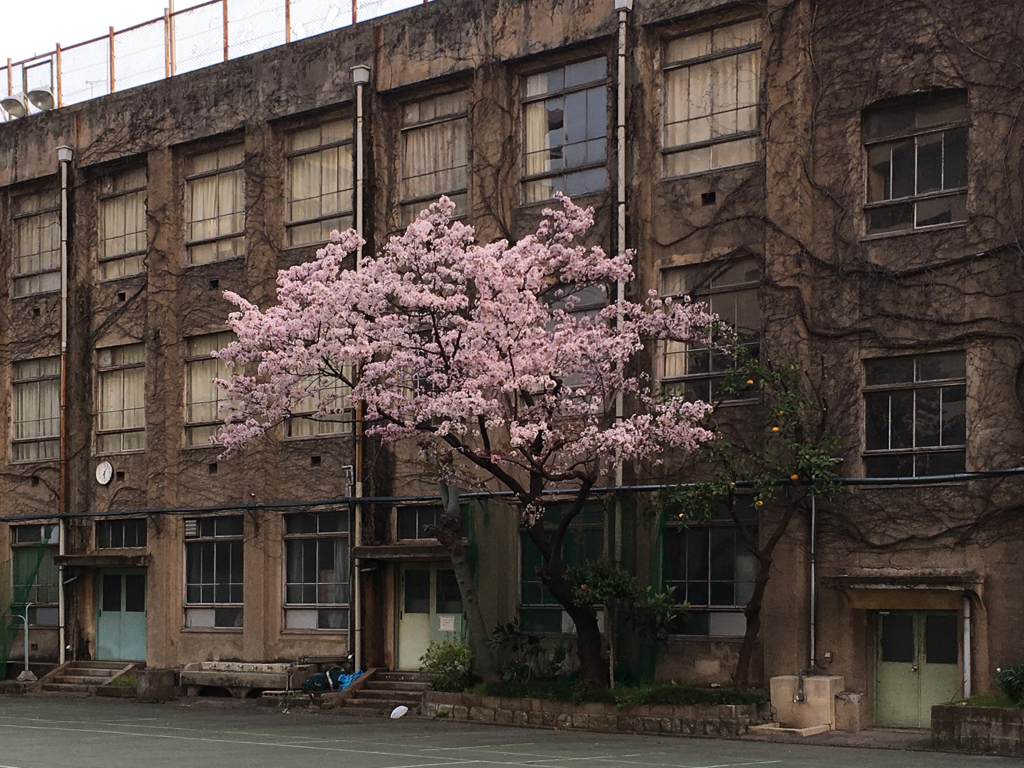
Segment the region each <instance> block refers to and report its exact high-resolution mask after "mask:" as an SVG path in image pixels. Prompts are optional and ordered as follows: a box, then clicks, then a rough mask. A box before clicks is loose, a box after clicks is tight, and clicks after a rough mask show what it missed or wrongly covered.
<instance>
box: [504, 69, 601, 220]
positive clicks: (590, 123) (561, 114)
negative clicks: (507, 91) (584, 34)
mask: <svg viewBox="0 0 1024 768" xmlns="http://www.w3.org/2000/svg"><path fill="white" fill-rule="evenodd" d="M607 70H608V61H607V59H605V58H604V57H603V56H602V57H600V58H597V59H589V60H587V61H580V62H577V63H575V64H569V65H567V66H564V67H559V68H558V69H552V70H550V71H548V72H542V73H540V74H537V75H530V76H529V77H527V78H526V83H525V89H526V95H525V98H524V99H523V136H524V147H525V149H524V152H523V162H524V170H523V200H524V202H527V203H536V202H540V201H542V200H549V199H550V198H551V197H553V196H554V194H555V192H564V193H565V194H567V195H569V196H570V197H575V196H576V195H585V194H588V193H590V192H600V191H601V190H603V189H604V188H605V186H606V185H607V171H606V168H605V160H606V159H607V154H608V93H607V91H608V86H607Z"/></svg>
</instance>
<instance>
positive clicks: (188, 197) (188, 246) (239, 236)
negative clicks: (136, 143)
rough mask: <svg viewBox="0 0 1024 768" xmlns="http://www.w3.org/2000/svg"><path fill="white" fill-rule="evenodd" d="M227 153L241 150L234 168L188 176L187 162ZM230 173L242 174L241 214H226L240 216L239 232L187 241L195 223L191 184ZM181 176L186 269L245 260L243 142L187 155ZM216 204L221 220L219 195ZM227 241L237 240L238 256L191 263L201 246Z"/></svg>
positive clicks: (189, 174)
mask: <svg viewBox="0 0 1024 768" xmlns="http://www.w3.org/2000/svg"><path fill="white" fill-rule="evenodd" d="M230 149H241V151H242V152H241V159H239V161H238V162H237V163H234V164H233V165H225V166H218V167H216V168H213V169H211V170H207V171H198V172H196V173H189V172H188V164H189V163H190V162H192V161H193V160H195V159H196V158H199V157H203V156H204V155H215V154H218V153H220V152H223V151H225V150H230ZM229 173H241V180H242V207H241V210H240V211H232V212H231V213H230V214H229V215H234V214H239V215H241V217H242V220H241V229H239V230H237V231H235V232H229V233H227V234H218V235H215V236H213V237H205V238H198V239H195V240H193V239H191V238H190V237H189V234H190V231H191V227H192V226H193V225H194V224H195V221H194V219H193V216H192V194H191V182H194V181H197V180H201V179H208V178H211V177H214V176H220V175H224V174H229ZM182 175H183V178H184V185H183V186H184V192H185V206H184V213H185V254H186V257H187V266H190V267H201V266H205V265H207V264H215V263H217V262H220V261H227V260H229V259H237V258H243V257H244V256H245V221H246V216H245V213H246V211H245V206H246V200H245V184H246V174H245V143H244V141H241V140H239V141H232V142H227V143H225V144H223V145H220V146H215V147H204V148H202V149H198V148H197V149H196V150H195V151H192V152H189V153H188V154H187V155H186V156H185V160H184V168H183V174H182ZM217 201H218V214H217V216H218V218H219V217H220V216H222V215H223V214H221V213H220V212H219V207H220V205H219V204H220V195H219V193H218V196H217ZM227 240H238V241H239V243H240V248H239V251H238V252H237V253H232V254H231V255H230V256H216V257H214V258H212V259H208V260H206V261H195V260H194V259H193V257H192V253H193V248H196V247H198V246H203V245H211V244H214V243H220V242H224V241H227Z"/></svg>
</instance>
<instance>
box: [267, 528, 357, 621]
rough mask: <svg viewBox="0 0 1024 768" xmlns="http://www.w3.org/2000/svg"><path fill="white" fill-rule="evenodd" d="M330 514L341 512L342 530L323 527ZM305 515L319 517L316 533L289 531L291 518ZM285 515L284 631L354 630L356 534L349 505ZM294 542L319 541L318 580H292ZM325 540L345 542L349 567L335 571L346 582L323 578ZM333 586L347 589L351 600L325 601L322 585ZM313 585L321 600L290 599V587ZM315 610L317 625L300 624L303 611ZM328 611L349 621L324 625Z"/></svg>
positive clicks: (283, 542)
mask: <svg viewBox="0 0 1024 768" xmlns="http://www.w3.org/2000/svg"><path fill="white" fill-rule="evenodd" d="M329 514H337V515H338V516H339V519H340V520H341V525H340V527H339V530H337V531H330V530H322V526H321V521H322V520H323V519H324V516H325V515H329ZM303 515H311V516H313V517H314V518H315V520H316V531H315V532H312V531H305V532H302V531H296V532H292V533H289V531H288V524H289V519H297V518H298V517H300V516H303ZM282 518H283V519H282V521H281V541H282V548H283V550H284V567H283V568H282V569H281V581H282V584H281V589H282V593H281V594H282V596H283V599H282V601H281V609H282V612H283V616H282V625H281V626H282V628H283V630H284V631H286V632H316V633H324V632H335V633H348V631H349V629H350V623H351V622H350V617H349V612H350V610H351V604H352V565H353V558H352V536H351V532H350V530H349V529H350V527H351V525H350V522H349V510H348V509H347V508H339V509H329V510H319V511H316V512H310V511H301V512H291V513H286V514H284V515H283V516H282ZM292 541H301V542H305V541H312V542H316V552H315V557H316V564H317V568H316V572H317V580H316V582H307V581H300V582H292V581H289V575H290V567H289V566H290V558H291V556H292V555H291V550H290V548H289V544H288V543H289V542H292ZM323 541H328V542H341V543H342V547H343V549H344V551H345V556H346V558H347V563H346V566H347V567H346V568H345V569H338V568H335V569H333V570H334V571H335V572H337V573H340V574H341V575H342V576H344V578H345V579H346V580H345V581H343V582H322V581H321V580H320V575H321V574H322V573H323V572H324V571H323V569H321V568H320V567H319V566H320V544H319V543H320V542H323ZM329 585H334V586H343V588H344V591H345V592H346V593H347V595H348V600H347V601H345V602H330V601H325V600H321V599H320V595H321V592H320V590H321V588H323V587H326V586H329ZM310 586H312V587H313V588H314V589H315V590H316V596H317V599H316V600H315V601H314V602H304V601H303V602H292V601H291V600H289V597H290V593H289V588H290V587H298V588H299V589H306V588H308V587H310ZM314 612H315V613H316V626H315V627H313V626H300V625H299V624H298V622H299V618H300V614H310V613H314ZM327 612H331V613H340V614H342V615H343V616H344V624H345V626H344V627H329V626H322V625H321V621H322V620H323V619H324V616H323V614H324V613H327ZM292 616H294V617H295V619H294V620H295V622H296V624H293V625H291V626H290V625H289V622H290V620H291V617H292ZM302 618H305V619H306V620H307V623H308V620H309V618H311V617H309V616H308V615H307V616H303V617H302Z"/></svg>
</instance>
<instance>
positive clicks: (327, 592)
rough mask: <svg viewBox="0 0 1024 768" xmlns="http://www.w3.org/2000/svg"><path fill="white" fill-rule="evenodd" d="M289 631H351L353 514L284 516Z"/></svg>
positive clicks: (286, 623)
mask: <svg viewBox="0 0 1024 768" xmlns="http://www.w3.org/2000/svg"><path fill="white" fill-rule="evenodd" d="M284 539H285V541H284V545H285V558H286V565H285V574H286V578H285V622H284V625H285V628H286V629H348V600H349V549H348V513H347V512H344V511H333V512H302V513H298V514H292V515H285V517H284Z"/></svg>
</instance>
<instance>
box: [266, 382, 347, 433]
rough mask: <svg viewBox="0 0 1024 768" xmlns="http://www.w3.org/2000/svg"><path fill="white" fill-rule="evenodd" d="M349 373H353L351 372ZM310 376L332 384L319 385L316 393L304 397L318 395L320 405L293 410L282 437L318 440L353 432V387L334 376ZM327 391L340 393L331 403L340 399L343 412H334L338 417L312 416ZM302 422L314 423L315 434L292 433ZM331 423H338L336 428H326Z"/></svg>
mask: <svg viewBox="0 0 1024 768" xmlns="http://www.w3.org/2000/svg"><path fill="white" fill-rule="evenodd" d="M345 367H346V369H350V368H351V366H345ZM348 375H351V374H350V373H349V374H348ZM309 378H310V379H312V378H317V379H319V380H320V381H321V382H323V381H324V380H327V381H328V382H329V383H330V385H329V386H326V387H325V386H319V387H317V391H316V394H315V395H309V397H308V398H303V400H307V399H312V398H313V397H316V399H317V404H318V405H317V406H316V407H314V408H312V409H310V410H304V411H295V410H293V411H292V412H291V413H290V415H289V416H288V418H286V419H285V420H284V437H283V438H282V439H283V440H288V441H292V440H316V439H319V438H325V437H328V438H330V437H344V436H347V435H351V434H353V432H354V425H355V409H354V407H353V405H352V388H351V387H349V386H348V385H347V384H345V383H344V382H343V381H341V379H339V378H337V377H334V376H327V375H324V374H316V375H315V376H311V377H309ZM325 393H326V394H335V393H337V394H338V397H336V398H335V399H334V400H333V401H331V403H332V404H333V403H336V402H338V401H341V403H342V404H343V405H342V407H343V408H344V410H343V412H341V413H338V414H334V415H335V416H337V418H319V419H314V418H311V416H310V414H314V413H316V411H317V408H318V407H319V403H320V402H321V401H322V400H323V396H324V394H325ZM300 423H309V424H312V425H314V427H315V430H316V431H315V432H314V434H311V435H299V434H292V431H293V430H294V429H295V428H296V427H297V426H298V425H299V424H300ZM329 425H337V427H336V428H335V429H329V430H327V429H325V427H326V426H329ZM321 430H324V431H321Z"/></svg>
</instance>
